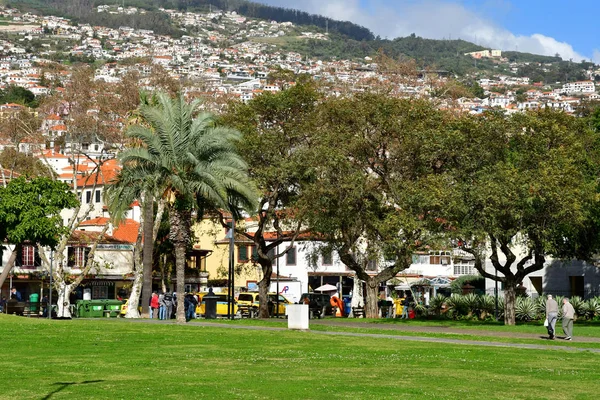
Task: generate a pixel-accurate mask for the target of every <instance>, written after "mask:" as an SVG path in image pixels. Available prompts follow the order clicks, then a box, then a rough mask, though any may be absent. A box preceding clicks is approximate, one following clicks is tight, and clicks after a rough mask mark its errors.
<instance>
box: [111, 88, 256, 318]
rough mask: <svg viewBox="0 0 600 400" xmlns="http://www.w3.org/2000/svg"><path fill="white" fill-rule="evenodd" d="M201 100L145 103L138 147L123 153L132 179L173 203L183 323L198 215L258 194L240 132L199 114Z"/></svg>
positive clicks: (135, 134) (160, 98)
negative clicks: (188, 260) (192, 237)
mask: <svg viewBox="0 0 600 400" xmlns="http://www.w3.org/2000/svg"><path fill="white" fill-rule="evenodd" d="M199 104H200V103H199V101H193V102H191V103H186V102H185V100H184V98H183V96H182V95H180V96H178V97H176V98H170V97H169V96H168V95H167V94H165V93H159V94H157V96H156V103H154V102H153V103H152V104H142V105H141V106H140V115H141V116H142V118H143V120H144V123H143V124H137V125H134V126H132V127H130V128H129V129H128V132H127V133H128V136H129V137H130V138H132V139H134V142H136V143H137V145H136V147H133V148H129V149H126V150H124V151H123V152H122V153H121V154H120V157H119V158H120V159H121V162H122V163H123V170H122V173H123V174H127V177H128V178H127V181H129V182H138V183H139V185H142V186H143V187H144V188H145V189H147V188H150V187H154V188H156V189H158V193H159V197H160V198H163V199H165V200H166V201H167V207H168V210H169V222H170V231H169V239H170V240H171V242H172V243H173V245H174V247H175V268H176V276H177V289H176V290H177V293H178V294H179V296H177V321H178V322H185V315H184V307H183V293H184V284H185V281H184V279H185V274H184V272H185V253H186V248H187V246H188V244H189V242H190V232H191V222H192V213H193V212H195V213H196V215H198V216H199V217H201V216H202V215H203V214H204V212H205V210H209V209H216V208H221V209H227V210H229V211H231V212H232V213H234V214H237V213H238V210H239V209H240V208H241V209H246V210H252V209H254V208H255V202H256V198H257V194H256V191H255V189H254V186H253V185H252V184H251V182H250V180H249V178H248V173H247V165H246V163H245V162H244V161H243V160H242V158H241V157H240V156H239V155H238V154H237V152H236V149H235V142H236V141H237V140H239V139H240V134H239V132H238V131H236V130H233V129H229V128H225V127H219V126H216V124H215V122H214V119H213V116H212V115H211V114H209V113H200V114H198V115H196V111H197V109H198V105H199Z"/></svg>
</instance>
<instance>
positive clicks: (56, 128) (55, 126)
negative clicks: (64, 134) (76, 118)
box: [50, 125, 67, 131]
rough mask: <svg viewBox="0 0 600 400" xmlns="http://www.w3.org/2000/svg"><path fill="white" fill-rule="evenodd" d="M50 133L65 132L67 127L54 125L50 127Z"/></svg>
mask: <svg viewBox="0 0 600 400" xmlns="http://www.w3.org/2000/svg"><path fill="white" fill-rule="evenodd" d="M50 130H51V131H66V130H67V127H66V126H65V125H54V126H51V127H50Z"/></svg>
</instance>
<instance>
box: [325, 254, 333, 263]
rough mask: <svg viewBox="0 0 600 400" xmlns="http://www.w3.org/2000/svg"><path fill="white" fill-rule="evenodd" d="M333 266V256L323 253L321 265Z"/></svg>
mask: <svg viewBox="0 0 600 400" xmlns="http://www.w3.org/2000/svg"><path fill="white" fill-rule="evenodd" d="M332 264H333V256H332V254H331V251H327V252H325V253H323V265H332Z"/></svg>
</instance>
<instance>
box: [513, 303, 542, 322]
mask: <svg viewBox="0 0 600 400" xmlns="http://www.w3.org/2000/svg"><path fill="white" fill-rule="evenodd" d="M515 317H516V318H517V319H518V320H521V321H531V320H535V319H538V306H537V304H536V301H535V300H532V299H531V298H530V297H517V299H516V304H515Z"/></svg>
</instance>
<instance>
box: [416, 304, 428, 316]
mask: <svg viewBox="0 0 600 400" xmlns="http://www.w3.org/2000/svg"><path fill="white" fill-rule="evenodd" d="M428 312H429V310H428V309H427V307H426V306H425V305H423V304H417V305H416V306H415V314H416V315H417V316H419V317H423V316H426V315H427V314H428Z"/></svg>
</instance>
